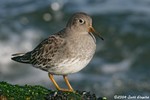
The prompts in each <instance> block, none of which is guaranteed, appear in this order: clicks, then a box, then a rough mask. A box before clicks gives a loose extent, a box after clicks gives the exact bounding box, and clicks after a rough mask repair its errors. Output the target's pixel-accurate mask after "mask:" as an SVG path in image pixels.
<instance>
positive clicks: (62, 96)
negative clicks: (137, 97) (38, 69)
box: [0, 82, 106, 100]
mask: <svg viewBox="0 0 150 100" xmlns="http://www.w3.org/2000/svg"><path fill="white" fill-rule="evenodd" d="M7 99H10V100H106V98H105V97H103V98H102V97H99V98H97V97H96V95H95V94H91V93H90V92H86V91H78V90H77V91H75V92H63V91H52V90H48V89H46V88H44V87H42V86H31V85H25V86H19V85H11V84H9V83H7V82H0V100H7Z"/></svg>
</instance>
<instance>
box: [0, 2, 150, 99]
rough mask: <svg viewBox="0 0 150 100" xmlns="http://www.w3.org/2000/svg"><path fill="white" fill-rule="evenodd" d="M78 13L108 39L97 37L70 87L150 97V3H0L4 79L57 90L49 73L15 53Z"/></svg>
mask: <svg viewBox="0 0 150 100" xmlns="http://www.w3.org/2000/svg"><path fill="white" fill-rule="evenodd" d="M77 11H83V12H86V13H88V14H89V15H91V16H92V18H93V26H94V27H95V29H96V30H97V31H98V32H100V33H101V35H102V36H103V37H104V39H105V40H104V41H101V40H100V39H98V38H97V50H96V54H95V56H94V58H93V60H92V61H91V62H90V64H89V65H88V66H87V67H86V68H85V69H83V70H82V71H80V72H78V73H76V74H72V75H69V79H70V81H71V84H72V86H73V87H74V88H75V89H78V90H85V91H91V92H92V93H95V94H96V95H97V96H106V97H108V98H111V99H113V96H114V95H117V94H120V95H144V96H145V95H146V96H150V78H149V77H150V0H1V1H0V81H7V82H10V83H12V84H20V85H24V84H30V85H42V86H44V87H47V88H52V89H54V86H53V84H52V83H51V82H50V80H49V78H48V76H47V72H44V71H41V70H39V69H36V68H33V67H31V65H26V64H20V63H16V62H14V61H12V60H11V54H13V53H17V52H27V51H30V50H32V49H33V48H34V47H35V46H36V45H37V44H39V43H40V42H41V41H42V40H43V39H45V38H46V37H48V36H49V35H51V34H53V33H55V32H57V31H59V30H60V29H62V28H64V27H65V25H66V23H67V20H68V18H69V17H70V16H71V15H72V14H73V13H74V12H77ZM55 78H56V80H57V82H58V83H59V84H61V86H62V87H66V86H65V85H64V82H63V79H62V77H60V76H59V77H55Z"/></svg>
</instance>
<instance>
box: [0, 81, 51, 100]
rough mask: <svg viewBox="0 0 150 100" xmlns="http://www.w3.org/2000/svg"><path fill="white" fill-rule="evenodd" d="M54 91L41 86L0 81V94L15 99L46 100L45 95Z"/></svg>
mask: <svg viewBox="0 0 150 100" xmlns="http://www.w3.org/2000/svg"><path fill="white" fill-rule="evenodd" d="M51 92H52V91H50V90H48V89H46V88H44V87H41V86H30V85H25V86H19V85H11V84H8V83H6V82H0V94H1V95H3V96H6V97H7V98H8V99H15V100H30V99H31V98H32V100H38V99H40V100H44V98H45V95H46V94H48V93H51Z"/></svg>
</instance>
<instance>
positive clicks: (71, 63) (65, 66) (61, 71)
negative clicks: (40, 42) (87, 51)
mask: <svg viewBox="0 0 150 100" xmlns="http://www.w3.org/2000/svg"><path fill="white" fill-rule="evenodd" d="M90 60H91V59H89V60H87V59H85V60H82V61H81V60H80V59H76V60H75V59H68V60H64V61H63V62H62V63H61V64H59V65H58V66H56V67H51V68H49V69H48V72H50V73H52V74H56V75H67V74H71V73H75V72H78V71H80V70H81V69H83V68H84V67H86V65H87V64H88V63H89V62H90Z"/></svg>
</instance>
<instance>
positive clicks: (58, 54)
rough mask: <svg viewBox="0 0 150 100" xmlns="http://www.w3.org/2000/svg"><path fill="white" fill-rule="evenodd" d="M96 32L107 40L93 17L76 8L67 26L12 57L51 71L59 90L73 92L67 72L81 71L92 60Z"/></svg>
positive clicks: (53, 81)
mask: <svg viewBox="0 0 150 100" xmlns="http://www.w3.org/2000/svg"><path fill="white" fill-rule="evenodd" d="M95 36H98V37H99V38H101V39H102V40H104V39H103V37H102V36H101V35H100V34H99V33H97V32H96V31H95V29H94V28H93V26H92V18H91V17H90V16H89V15H88V14H86V13H84V12H76V13H74V14H73V15H72V16H71V18H70V19H69V20H68V22H67V24H66V26H65V28H63V29H62V30H60V31H58V32H56V33H54V34H53V35H50V36H49V37H48V38H46V39H45V40H43V41H42V42H41V43H40V44H38V45H37V46H36V47H35V48H34V49H33V50H32V51H29V52H26V53H16V54H12V57H11V59H12V60H14V61H16V62H19V63H25V64H31V65H32V66H33V67H35V68H39V69H41V70H44V71H46V72H48V76H49V79H50V80H51V81H52V83H53V84H54V86H55V87H56V89H57V90H58V91H68V92H73V91H74V89H73V88H72V86H71V84H70V82H69V80H68V77H67V76H68V75H69V74H72V73H76V72H79V71H80V70H81V69H83V68H84V67H86V66H87V64H88V63H89V62H90V61H91V59H92V58H93V55H94V53H95V50H96V38H95ZM54 75H61V76H63V79H64V81H65V83H66V85H67V87H68V88H67V89H65V88H61V87H59V85H58V83H57V82H56V81H55V79H54Z"/></svg>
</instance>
